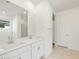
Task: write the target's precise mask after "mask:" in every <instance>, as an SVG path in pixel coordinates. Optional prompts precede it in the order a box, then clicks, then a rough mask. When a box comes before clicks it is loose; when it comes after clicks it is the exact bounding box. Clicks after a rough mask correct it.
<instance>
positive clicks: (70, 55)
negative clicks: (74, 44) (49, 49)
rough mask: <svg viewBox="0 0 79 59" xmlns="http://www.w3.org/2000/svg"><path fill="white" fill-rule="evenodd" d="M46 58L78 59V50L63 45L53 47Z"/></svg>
mask: <svg viewBox="0 0 79 59" xmlns="http://www.w3.org/2000/svg"><path fill="white" fill-rule="evenodd" d="M48 59H79V51H74V50H71V49H68V48H63V47H55V48H54V52H53V53H52V54H51V55H50V56H49V58H48Z"/></svg>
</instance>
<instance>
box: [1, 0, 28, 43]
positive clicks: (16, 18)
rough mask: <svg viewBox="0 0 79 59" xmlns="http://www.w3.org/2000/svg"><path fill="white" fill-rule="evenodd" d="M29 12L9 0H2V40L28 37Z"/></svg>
mask: <svg viewBox="0 0 79 59" xmlns="http://www.w3.org/2000/svg"><path fill="white" fill-rule="evenodd" d="M27 13H28V12H27V11H26V10H25V9H23V8H21V7H19V6H17V5H15V4H13V3H11V2H9V1H6V0H0V40H3V41H5V40H7V39H17V38H23V37H27V35H28V33H27V31H28V30H27V21H28V17H27Z"/></svg>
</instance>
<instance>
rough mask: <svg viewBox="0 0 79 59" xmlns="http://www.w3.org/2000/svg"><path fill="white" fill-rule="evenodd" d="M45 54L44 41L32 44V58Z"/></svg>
mask: <svg viewBox="0 0 79 59" xmlns="http://www.w3.org/2000/svg"><path fill="white" fill-rule="evenodd" d="M43 56H44V45H43V41H40V42H37V43H35V44H33V45H32V59H40V58H41V57H43Z"/></svg>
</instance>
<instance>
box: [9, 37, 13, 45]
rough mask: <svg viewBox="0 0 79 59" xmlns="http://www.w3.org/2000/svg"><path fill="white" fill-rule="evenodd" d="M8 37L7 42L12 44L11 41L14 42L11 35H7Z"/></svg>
mask: <svg viewBox="0 0 79 59" xmlns="http://www.w3.org/2000/svg"><path fill="white" fill-rule="evenodd" d="M8 39H9V41H8V44H12V43H14V41H13V39H12V37H11V36H8Z"/></svg>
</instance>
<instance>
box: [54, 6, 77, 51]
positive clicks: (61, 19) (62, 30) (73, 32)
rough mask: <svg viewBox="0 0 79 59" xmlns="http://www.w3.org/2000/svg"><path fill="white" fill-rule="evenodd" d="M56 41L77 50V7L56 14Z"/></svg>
mask: <svg viewBox="0 0 79 59" xmlns="http://www.w3.org/2000/svg"><path fill="white" fill-rule="evenodd" d="M55 24H56V28H55V30H56V35H55V37H56V42H57V44H59V45H62V46H67V47H69V48H71V49H75V50H79V7H78V8H73V9H70V10H66V11H62V12H60V13H57V14H56V21H55Z"/></svg>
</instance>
